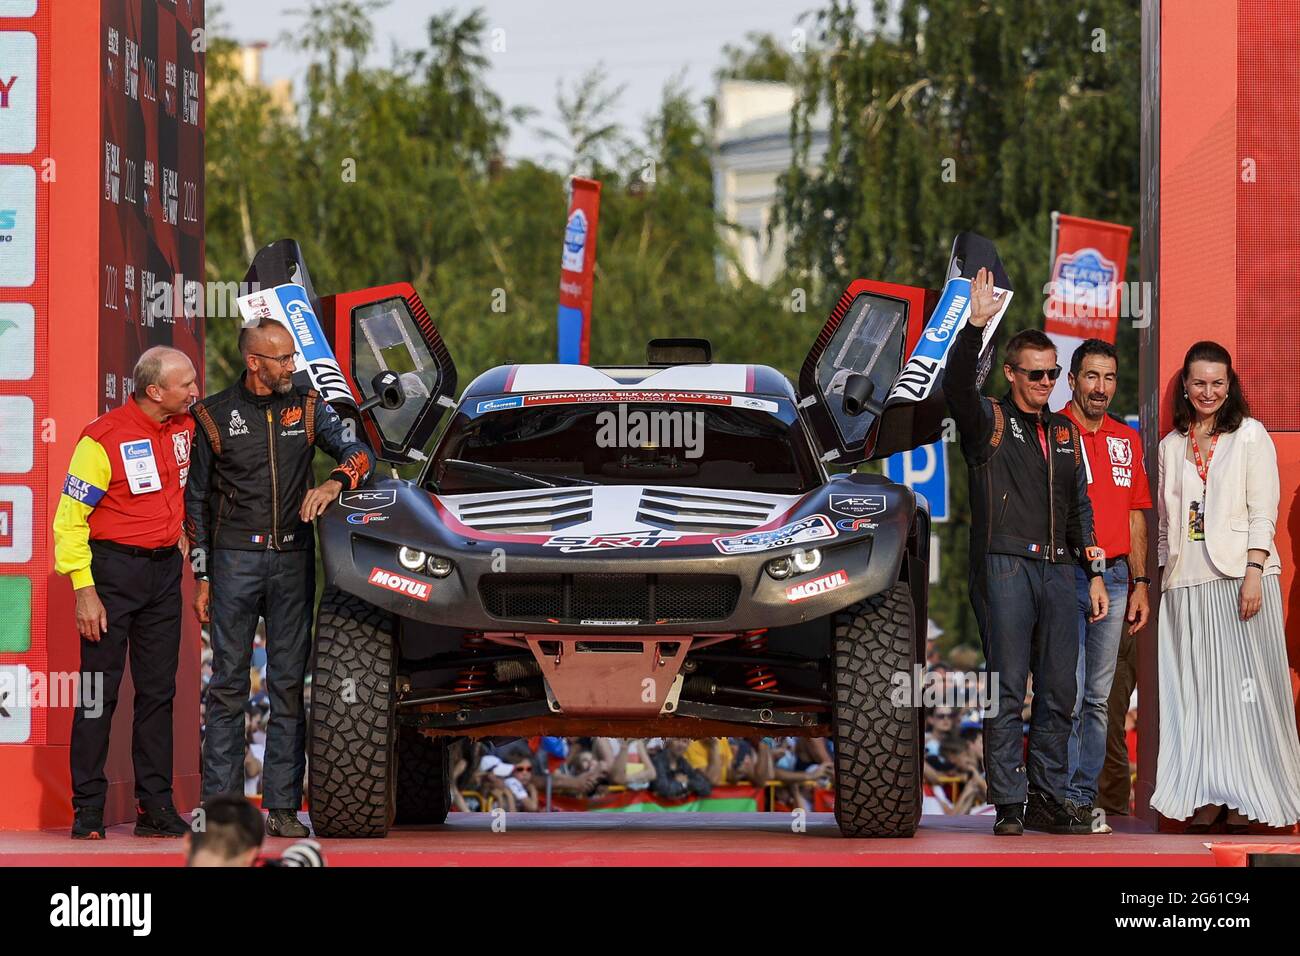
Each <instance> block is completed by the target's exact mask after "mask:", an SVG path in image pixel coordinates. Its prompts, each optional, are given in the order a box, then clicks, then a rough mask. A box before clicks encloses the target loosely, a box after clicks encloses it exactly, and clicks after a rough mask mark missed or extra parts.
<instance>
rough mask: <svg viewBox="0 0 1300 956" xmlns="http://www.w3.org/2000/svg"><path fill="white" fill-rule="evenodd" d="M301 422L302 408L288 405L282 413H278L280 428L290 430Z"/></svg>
mask: <svg viewBox="0 0 1300 956" xmlns="http://www.w3.org/2000/svg"><path fill="white" fill-rule="evenodd" d="M300 421H302V406H301V405H290V406H289V407H288V408H286V409H284V411H282V412H280V426H281V427H282V428H292V427H293V426H294V425H297V424H298V423H299V422H300Z"/></svg>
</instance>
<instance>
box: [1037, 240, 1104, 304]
mask: <svg viewBox="0 0 1300 956" xmlns="http://www.w3.org/2000/svg"><path fill="white" fill-rule="evenodd" d="M1116 274H1117V270H1116V268H1115V263H1113V262H1111V261H1110V260H1109V259H1107V258H1106V257H1105V256H1103V255H1102V254H1101V253H1100V252H1098V251H1097V250H1096V249H1092V248H1088V249H1079V250H1077V251H1075V252H1072V253H1071V252H1063V253H1061V254H1060V255H1059V256H1057V257H1056V275H1054V276H1053V277H1052V279H1053V281H1054V282H1056V283H1059V288H1060V290H1061V299H1062V300H1063V301H1065V302H1067V303H1069V304H1070V305H1089V306H1105V305H1107V304H1108V303H1109V302H1110V299H1111V296H1112V295H1113V294H1114V288H1115V276H1116Z"/></svg>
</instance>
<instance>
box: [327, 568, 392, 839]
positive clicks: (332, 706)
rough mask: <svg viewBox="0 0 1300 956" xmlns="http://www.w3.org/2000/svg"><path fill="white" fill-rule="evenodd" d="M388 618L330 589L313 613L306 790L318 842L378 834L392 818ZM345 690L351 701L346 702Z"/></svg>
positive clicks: (390, 652)
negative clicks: (314, 641)
mask: <svg viewBox="0 0 1300 956" xmlns="http://www.w3.org/2000/svg"><path fill="white" fill-rule="evenodd" d="M394 630H395V626H394V621H393V618H392V616H391V615H390V614H388V613H387V612H385V611H381V610H380V609H379V608H377V607H375V606H374V605H372V604H369V603H367V602H366V601H363V600H362V599H361V598H358V597H355V596H353V595H350V594H346V593H344V592H342V591H338V590H336V589H334V588H328V589H326V591H325V592H324V594H322V595H321V602H320V610H319V612H318V613H317V616H316V646H315V653H314V655H313V660H312V688H311V696H312V700H311V726H310V728H309V732H308V738H309V746H310V747H311V763H310V767H311V769H310V772H309V774H308V793H309V795H310V811H311V822H312V828H313V830H315V833H316V835H317V836H321V837H382V836H385V835H386V834H387V833H388V826H389V823H390V819H391V816H392V790H393V781H392V779H391V777H392V775H393V772H394V767H393V763H394V750H395V741H394V740H393V739H392V737H393V731H394V729H395V709H394V696H393V694H394V687H393V663H394V656H395V654H394V646H393V645H394ZM347 681H351V684H350V688H351V691H352V693H354V694H355V697H356V699H355V701H353V700H349V699H345V698H347V697H350V696H351V695H350V694H348V693H346V690H347V689H348V687H349V685H348V684H347V683H345V682H347Z"/></svg>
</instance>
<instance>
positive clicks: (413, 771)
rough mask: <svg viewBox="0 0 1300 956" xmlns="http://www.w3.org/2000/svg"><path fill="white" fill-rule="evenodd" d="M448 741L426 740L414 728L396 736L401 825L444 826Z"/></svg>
mask: <svg viewBox="0 0 1300 956" xmlns="http://www.w3.org/2000/svg"><path fill="white" fill-rule="evenodd" d="M447 745H448V739H447V738H446V737H436V738H434V737H426V736H425V735H424V734H422V733H420V732H419V731H418V730H416V729H415V728H413V727H401V728H400V729H399V730H398V733H397V814H396V817H395V818H394V820H393V822H394V823H395V824H397V825H399V826H401V825H411V824H415V825H423V826H427V825H429V824H437V823H445V822H446V820H447V812H448V811H449V810H450V809H451V768H450V767H449V766H448V763H449V761H448V759H447Z"/></svg>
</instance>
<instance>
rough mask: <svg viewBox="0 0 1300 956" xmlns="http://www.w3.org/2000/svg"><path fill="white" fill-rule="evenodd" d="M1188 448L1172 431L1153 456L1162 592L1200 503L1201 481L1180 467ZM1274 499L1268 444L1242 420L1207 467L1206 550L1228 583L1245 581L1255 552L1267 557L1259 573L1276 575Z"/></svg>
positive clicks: (1256, 427)
mask: <svg viewBox="0 0 1300 956" xmlns="http://www.w3.org/2000/svg"><path fill="white" fill-rule="evenodd" d="M1188 442H1189V439H1188V436H1187V435H1183V434H1180V433H1179V432H1178V430H1177V429H1175V430H1173V431H1171V432H1170V433H1169V434H1168V435H1166V436H1165V437H1164V438H1162V439H1161V440H1160V449H1159V452H1158V456H1157V457H1158V458H1159V460H1160V463H1159V474H1160V484H1159V493H1158V495H1157V499H1156V500H1157V502H1158V506H1159V512H1160V529H1159V536H1158V539H1157V545H1156V548H1157V552H1158V554H1159V563H1160V566H1161V567H1163V568H1164V569H1165V573H1164V575H1163V576H1162V577H1161V582H1160V587H1161V590H1165V588H1166V582H1168V581H1169V580H1171V579H1172V578H1173V571H1174V568H1175V567H1177V564H1178V555H1179V552H1180V551H1181V550H1182V545H1183V542H1184V541H1186V540H1187V512H1188V509H1189V508H1190V507H1191V503H1192V502H1193V501H1197V500H1200V497H1201V482H1200V479H1198V478H1196V477H1194V476H1192V475H1189V474H1188V471H1187V466H1186V465H1184V464H1183V462H1184V459H1185V458H1186V457H1187V449H1188ZM1204 451H1205V450H1204V449H1202V455H1204ZM1278 497H1279V487H1278V474H1277V449H1276V448H1275V447H1274V446H1273V439H1272V437H1271V436H1270V435H1269V433H1268V432H1267V431H1266V430H1265V428H1264V426H1263V425H1261V424H1260V423H1259V421H1257V420H1256V419H1254V418H1246V419H1244V420H1243V421H1242V423H1241V427H1240V428H1238V429H1237V430H1236V431H1235V432H1225V433H1224V434H1222V435H1220V436H1219V443H1218V445H1216V446H1215V449H1214V458H1213V460H1212V461H1211V463H1210V471H1209V482H1208V484H1207V485H1206V489H1205V512H1206V515H1205V545H1206V549H1207V550H1208V551H1209V555H1210V560H1211V561H1213V562H1214V566H1215V567H1216V568H1218V569H1219V570H1220V571H1221V572H1223V573H1224V574H1226V575H1228V576H1229V577H1234V578H1240V577H1244V576H1245V574H1246V561H1247V560H1248V558H1247V555H1246V552H1247V551H1249V550H1250V549H1252V548H1260V549H1262V550H1265V551H1267V552H1268V557H1267V558H1266V559H1265V560H1264V573H1265V574H1276V573H1279V572H1280V571H1281V569H1282V560H1281V558H1279V557H1278V553H1277V548H1276V546H1275V545H1274V543H1273V533H1274V531H1275V530H1276V528H1277V508H1278Z"/></svg>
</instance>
